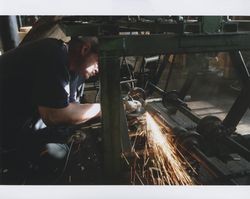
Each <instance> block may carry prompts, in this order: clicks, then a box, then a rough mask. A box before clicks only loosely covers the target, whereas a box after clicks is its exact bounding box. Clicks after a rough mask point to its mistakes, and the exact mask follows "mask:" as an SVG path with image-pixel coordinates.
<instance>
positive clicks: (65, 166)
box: [56, 137, 74, 182]
mask: <svg viewBox="0 0 250 199" xmlns="http://www.w3.org/2000/svg"><path fill="white" fill-rule="evenodd" d="M73 143H74V139H73V137H72V141H71V144H70V147H69V152H68V155H67V158H66V160H65V163H64V167H63V170H62V173H61V175H60V176H59V177H58V178H57V180H56V182H58V181H59V179H61V178H62V176H63V175H64V173H65V171H66V168H67V166H68V162H69V157H70V154H71V151H72V146H73Z"/></svg>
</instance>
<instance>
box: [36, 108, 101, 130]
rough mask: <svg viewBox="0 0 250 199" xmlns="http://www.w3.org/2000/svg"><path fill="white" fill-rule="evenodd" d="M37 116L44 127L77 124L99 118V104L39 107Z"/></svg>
mask: <svg viewBox="0 0 250 199" xmlns="http://www.w3.org/2000/svg"><path fill="white" fill-rule="evenodd" d="M38 111H39V114H40V116H41V118H42V120H43V121H44V123H45V124H46V125H48V126H49V125H60V124H79V123H83V122H86V121H88V120H90V119H92V118H95V117H100V115H101V108H100V104H98V103H95V104H78V103H70V104H69V105H68V106H67V107H65V108H58V109H57V108H48V107H43V106H39V107H38Z"/></svg>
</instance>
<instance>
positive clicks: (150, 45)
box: [99, 34, 250, 182]
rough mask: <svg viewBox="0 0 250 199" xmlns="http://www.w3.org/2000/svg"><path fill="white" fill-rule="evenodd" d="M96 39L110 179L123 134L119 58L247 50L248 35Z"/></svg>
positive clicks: (117, 166) (114, 176)
mask: <svg viewBox="0 0 250 199" xmlns="http://www.w3.org/2000/svg"><path fill="white" fill-rule="evenodd" d="M99 40H100V71H101V75H100V77H101V89H102V90H101V91H102V92H101V93H102V95H101V96H102V100H101V103H102V116H103V134H104V148H105V165H106V167H105V168H106V172H107V174H108V176H109V179H112V182H117V179H118V178H119V172H120V169H121V165H120V163H121V161H120V155H121V152H122V148H121V146H122V141H121V136H122V133H123V134H124V133H126V132H122V128H121V126H122V124H121V120H120V116H121V111H123V110H122V109H121V106H120V103H121V101H120V72H119V71H120V68H119V61H118V60H119V57H121V56H137V55H159V54H166V53H168V54H169V53H174V54H176V53H195V52H199V53H201V52H216V51H235V50H247V49H250V42H249V41H250V34H207V35H205V34H202V35H201V34H199V35H195V34H192V35H183V36H182V37H180V36H179V35H172V36H169V35H167V34H159V35H129V36H108V37H104V36H103V37H99ZM110 182H111V181H110Z"/></svg>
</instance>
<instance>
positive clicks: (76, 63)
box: [69, 37, 98, 79]
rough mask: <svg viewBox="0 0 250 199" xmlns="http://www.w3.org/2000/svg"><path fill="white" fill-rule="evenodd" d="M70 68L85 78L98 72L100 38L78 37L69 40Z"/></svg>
mask: <svg viewBox="0 0 250 199" xmlns="http://www.w3.org/2000/svg"><path fill="white" fill-rule="evenodd" d="M69 55H70V70H73V71H75V72H77V73H79V74H80V75H81V76H83V77H84V78H85V79H88V78H90V77H91V76H94V75H95V74H96V73H97V72H98V39H97V38H96V37H77V38H72V39H71V41H70V42H69Z"/></svg>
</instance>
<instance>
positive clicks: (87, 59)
mask: <svg viewBox="0 0 250 199" xmlns="http://www.w3.org/2000/svg"><path fill="white" fill-rule="evenodd" d="M83 60H84V61H83V62H82V63H81V64H80V75H81V76H83V77H84V78H85V79H89V78H90V77H92V76H94V75H96V74H97V73H98V55H97V54H94V53H91V54H88V55H86V56H84V57H83Z"/></svg>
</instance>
